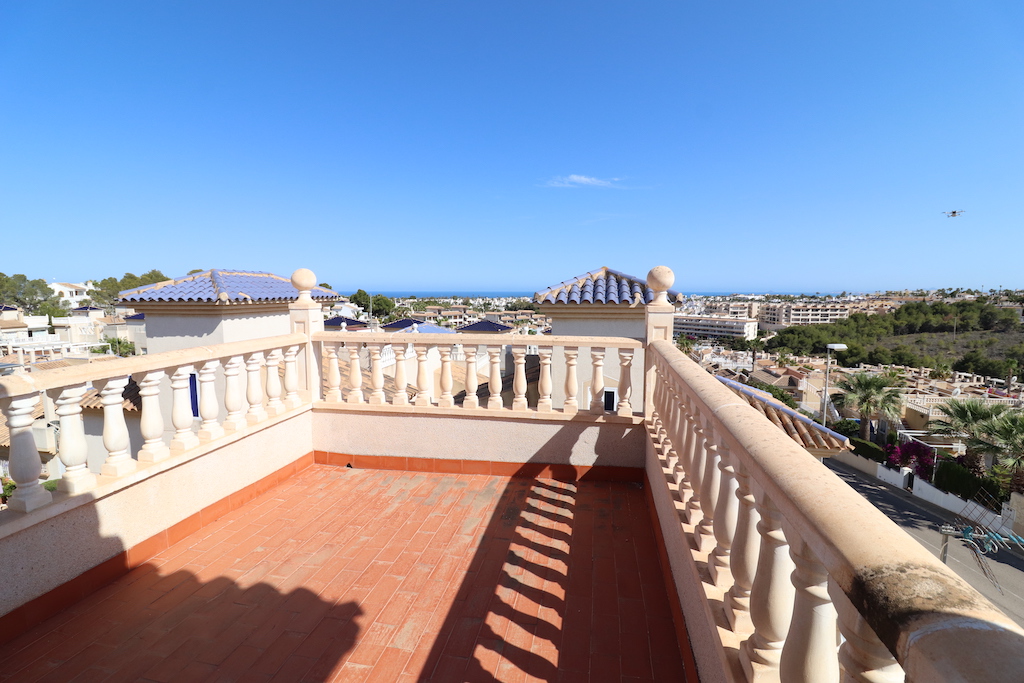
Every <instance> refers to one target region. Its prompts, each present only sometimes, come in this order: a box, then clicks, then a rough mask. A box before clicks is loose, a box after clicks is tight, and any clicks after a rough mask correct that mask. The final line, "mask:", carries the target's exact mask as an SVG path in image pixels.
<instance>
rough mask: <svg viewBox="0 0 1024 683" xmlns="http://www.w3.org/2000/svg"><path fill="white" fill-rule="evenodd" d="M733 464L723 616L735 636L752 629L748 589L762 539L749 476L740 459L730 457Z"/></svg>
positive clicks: (759, 518)
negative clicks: (733, 505)
mask: <svg viewBox="0 0 1024 683" xmlns="http://www.w3.org/2000/svg"><path fill="white" fill-rule="evenodd" d="M733 461H734V465H733V469H734V474H735V477H736V498H737V500H738V502H739V512H738V514H737V517H736V535H735V536H734V537H733V539H732V553H731V556H730V558H729V568H730V569H731V570H732V578H733V584H732V588H730V589H729V592H728V594H727V595H726V596H725V600H724V603H725V604H724V607H725V617H726V619H727V620H728V622H729V626H730V627H731V628H732V630H733V631H734V632H735V633H750V632H751V631H753V630H754V624H753V622H752V621H751V620H750V589H751V586H752V585H753V583H754V575H755V573H756V572H757V560H758V552H759V549H760V547H761V539H760V537H759V536H758V534H757V525H758V523H759V522H760V521H761V515H759V514H758V512H757V507H756V505H755V501H754V494H753V492H752V491H751V490H750V477H749V475H748V474H747V469H746V467H744V466H743V461H742V459H740V458H738V457H736V455H735V454H733Z"/></svg>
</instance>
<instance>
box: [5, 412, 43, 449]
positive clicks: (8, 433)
mask: <svg viewBox="0 0 1024 683" xmlns="http://www.w3.org/2000/svg"><path fill="white" fill-rule="evenodd" d="M42 416H43V402H42V401H39V402H38V403H36V405H35V407H33V408H32V419H33V420H38V419H39V418H41V417H42ZM10 447H11V430H10V429H9V428H8V427H7V418H6V417H5V416H4V414H3V413H2V412H0V448H10Z"/></svg>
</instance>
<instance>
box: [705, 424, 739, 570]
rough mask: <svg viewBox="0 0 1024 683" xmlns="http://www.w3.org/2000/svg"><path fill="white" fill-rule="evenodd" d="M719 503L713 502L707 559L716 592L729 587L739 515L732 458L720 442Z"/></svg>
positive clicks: (727, 448)
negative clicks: (711, 544)
mask: <svg viewBox="0 0 1024 683" xmlns="http://www.w3.org/2000/svg"><path fill="white" fill-rule="evenodd" d="M718 471H719V479H720V481H719V485H718V500H717V501H716V502H715V519H714V530H715V549H714V550H712V551H711V555H710V556H708V573H709V574H710V575H711V582H712V583H714V584H715V585H716V586H718V587H719V588H725V587H727V586H731V584H732V578H733V577H732V573H731V571H730V567H729V563H730V555H731V553H732V542H733V539H734V538H735V536H736V524H737V522H738V515H739V502H740V501H739V498H737V497H736V490H737V489H738V484H737V482H736V469H735V466H734V464H733V456H732V453H731V452H730V451H729V447H728V445H727V444H726V443H725V441H724V440H723V441H722V442H721V444H720V446H719V449H718Z"/></svg>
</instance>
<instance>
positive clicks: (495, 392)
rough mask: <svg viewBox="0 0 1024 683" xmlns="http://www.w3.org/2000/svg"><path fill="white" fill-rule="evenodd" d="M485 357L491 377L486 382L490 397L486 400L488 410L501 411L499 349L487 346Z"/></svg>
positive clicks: (502, 406) (502, 405)
mask: <svg viewBox="0 0 1024 683" xmlns="http://www.w3.org/2000/svg"><path fill="white" fill-rule="evenodd" d="M487 355H488V356H489V357H490V361H491V375H490V378H489V379H488V381H487V388H488V390H489V391H490V394H491V395H490V396H489V397H488V398H487V409H488V410H501V409H502V408H504V407H505V403H504V402H503V401H502V400H501V347H500V346H488V347H487Z"/></svg>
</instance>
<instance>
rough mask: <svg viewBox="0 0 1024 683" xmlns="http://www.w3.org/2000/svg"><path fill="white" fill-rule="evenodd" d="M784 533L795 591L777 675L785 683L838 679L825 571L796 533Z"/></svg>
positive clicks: (832, 614)
mask: <svg viewBox="0 0 1024 683" xmlns="http://www.w3.org/2000/svg"><path fill="white" fill-rule="evenodd" d="M787 536H788V537H789V538H792V539H793V540H792V542H791V543H790V546H789V554H790V556H791V557H792V558H793V562H794V564H795V565H796V568H795V569H794V570H793V575H792V580H793V585H794V587H795V588H796V594H795V597H794V601H793V618H792V620H791V621H790V626H789V634H788V635H787V636H786V644H785V645H784V646H783V648H782V659H781V661H780V662H779V675H780V676H781V677H782V680H784V681H787V683H788V681H794V683H839V658H838V655H837V652H836V646H837V644H838V643H837V638H836V636H837V633H838V632H837V630H836V628H837V624H836V610H835V607H834V606H833V605H832V598H831V597H829V594H828V572H826V571H825V567H824V566H823V565H822V564H821V562H819V561H818V558H817V557H816V556H815V555H814V551H812V550H811V547H810V545H808V544H807V543H806V542H805V541H804V539H803V537H802V536H801V535H800V534H796V533H791V534H787Z"/></svg>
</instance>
